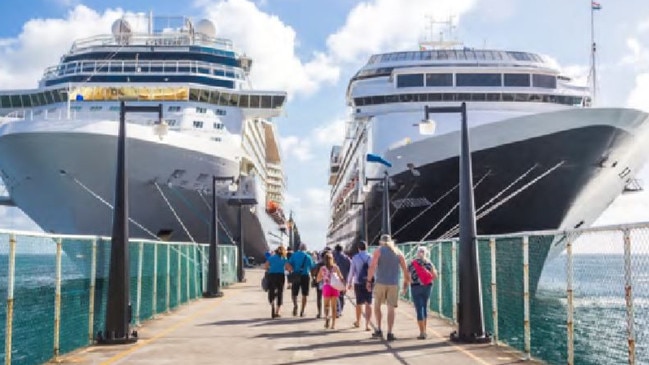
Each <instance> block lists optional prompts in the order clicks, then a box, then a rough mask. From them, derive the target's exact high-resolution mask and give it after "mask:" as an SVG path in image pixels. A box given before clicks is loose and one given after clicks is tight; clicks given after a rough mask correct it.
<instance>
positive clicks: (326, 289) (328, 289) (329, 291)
mask: <svg viewBox="0 0 649 365" xmlns="http://www.w3.org/2000/svg"><path fill="white" fill-rule="evenodd" d="M322 296H323V297H325V298H338V297H339V296H340V292H339V291H338V290H336V289H334V287H333V286H331V285H329V284H325V285H324V286H323V287H322Z"/></svg>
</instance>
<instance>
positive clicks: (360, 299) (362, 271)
mask: <svg viewBox="0 0 649 365" xmlns="http://www.w3.org/2000/svg"><path fill="white" fill-rule="evenodd" d="M370 261H372V257H371V256H370V255H368V253H367V243H366V242H365V241H360V242H359V243H358V253H357V254H356V255H354V257H353V258H352V264H351V267H350V269H349V275H348V278H347V289H349V290H351V289H352V288H353V289H354V295H355V296H356V322H354V327H357V328H358V327H359V326H360V321H361V313H362V312H363V306H365V316H364V317H365V331H369V330H370V320H371V318H372V292H371V291H369V290H368V289H367V286H366V285H365V283H366V282H367V272H368V270H369V267H370Z"/></svg>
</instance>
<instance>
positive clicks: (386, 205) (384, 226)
mask: <svg viewBox="0 0 649 365" xmlns="http://www.w3.org/2000/svg"><path fill="white" fill-rule="evenodd" d="M366 159H367V161H368V162H377V163H380V164H382V165H384V166H386V167H392V164H391V163H390V162H389V161H387V160H385V159H383V157H381V156H378V155H374V154H371V153H368V154H367V158H366ZM368 181H383V219H382V220H381V233H382V234H389V235H391V234H392V228H391V227H390V175H388V170H387V169H385V171H383V177H372V178H370V177H366V178H365V182H366V183H367V182H368ZM368 244H369V242H368Z"/></svg>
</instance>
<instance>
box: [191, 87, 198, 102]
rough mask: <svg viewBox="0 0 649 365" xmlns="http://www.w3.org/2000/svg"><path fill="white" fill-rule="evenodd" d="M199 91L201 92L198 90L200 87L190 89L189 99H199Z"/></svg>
mask: <svg viewBox="0 0 649 365" xmlns="http://www.w3.org/2000/svg"><path fill="white" fill-rule="evenodd" d="M199 93H200V90H198V89H189V100H191V101H198V94H199Z"/></svg>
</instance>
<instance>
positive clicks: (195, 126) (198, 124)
mask: <svg viewBox="0 0 649 365" xmlns="http://www.w3.org/2000/svg"><path fill="white" fill-rule="evenodd" d="M194 128H203V122H201V121H200V120H195V121H194Z"/></svg>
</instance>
